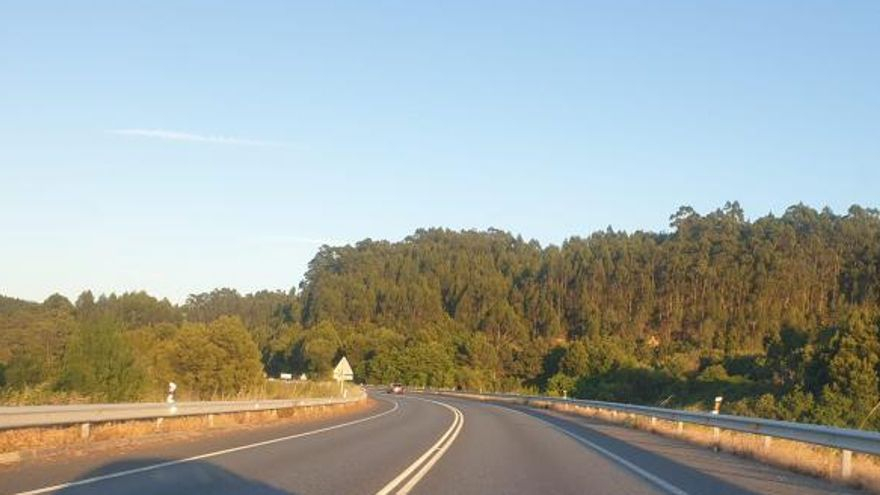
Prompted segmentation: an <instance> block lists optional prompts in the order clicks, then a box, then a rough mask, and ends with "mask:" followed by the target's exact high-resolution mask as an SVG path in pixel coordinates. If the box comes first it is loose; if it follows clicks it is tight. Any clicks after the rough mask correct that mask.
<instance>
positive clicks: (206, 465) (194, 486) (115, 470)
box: [55, 458, 296, 495]
mask: <svg viewBox="0 0 880 495" xmlns="http://www.w3.org/2000/svg"><path fill="white" fill-rule="evenodd" d="M174 462H175V460H173V459H161V458H141V459H129V460H124V461H117V462H112V463H109V464H105V465H103V466H101V467H99V468H97V469H94V470H92V471H89V472H88V473H85V474H83V475H82V476H80V477H79V478H77V480H75V481H71V482H69V483H67V486H64V487H61V488H60V489H59V490H58V491H56V492H55V493H59V494H64V495H85V494H89V495H94V494H104V493H108V494H109V493H125V494H132V495H138V494H162V495H175V494H180V495H184V494H194V493H223V494H246V495H296V494H295V493H294V492H290V491H285V490H282V489H280V488H276V487H273V486H270V485H267V484H265V483H263V482H261V481H257V480H253V479H248V478H245V477H243V476H241V475H239V474H236V473H233V472H231V471H229V470H228V469H225V468H223V467H221V466H218V465H216V464H212V463H210V462H203V461H192V462H184V463H180V464H173V463H174ZM158 466H161V467H158Z"/></svg>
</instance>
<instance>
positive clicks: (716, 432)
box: [712, 395, 724, 449]
mask: <svg viewBox="0 0 880 495" xmlns="http://www.w3.org/2000/svg"><path fill="white" fill-rule="evenodd" d="M723 401H724V397H721V396H720V395H719V396H718V397H715V408H714V409H712V414H719V413H720V412H721V402H723ZM712 441H713V442H714V443H715V448H716V449H717V448H718V444H719V443H721V428H718V427H717V426H716V427H714V428H712Z"/></svg>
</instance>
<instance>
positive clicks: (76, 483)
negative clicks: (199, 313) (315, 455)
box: [15, 401, 400, 495]
mask: <svg viewBox="0 0 880 495" xmlns="http://www.w3.org/2000/svg"><path fill="white" fill-rule="evenodd" d="M399 407H400V404H398V402H397V401H394V407H392V408H391V409H389V410H387V411H384V412H381V413H379V414H374V415H372V416H367V417H366V418H361V419H356V420H354V421H349V422H346V423H340V424H338V425H332V426H327V427H324V428H318V429H317V430H311V431H306V432H303V433H297V434H295V435H288V436H285V437H278V438H273V439H271V440H265V441H262V442H256V443H251V444H248V445H241V446H238V447H232V448H230V449H224V450H218V451H215V452H208V453H206V454H199V455H196V456H192V457H187V458H184V459H176V460H173V461H166V462H160V463H158V464H150V465H149V466H143V467H139V468H134V469H127V470H125V471H117V472H115V473H110V474H105V475H102V476H95V477H94V478H86V479H82V480H76V481H71V482H68V483H60V484H57V485H52V486H47V487H43V488H37V489H36V490H29V491H25V492H19V493H17V494H15V495H37V494H39V493H49V492H54V491H58V490H63V489H65V488H71V487H74V486H82V485H90V484H92V483H97V482H99V481H105V480H110V479H114V478H121V477H123V476H129V475H132V474H137V473H144V472H147V471H154V470H156V469H162V468H166V467H171V466H176V465H178V464H186V463H188V462H193V461H199V460H202V459H208V458H210V457H217V456H221V455H225V454H231V453H233V452H240V451H242V450H248V449H253V448H257V447H264V446H266V445H271V444H273V443H279V442H285V441H287V440H293V439H296V438H302V437H307V436H311V435H317V434H318V433H325V432H328V431H332V430H337V429H339V428H345V427H346V426H354V425H356V424H359V423H363V422H365V421H370V420H373V419H378V418H381V417H382V416H385V415H386V414H391V413H393V412H394V411H396V410H397V409H398V408H399Z"/></svg>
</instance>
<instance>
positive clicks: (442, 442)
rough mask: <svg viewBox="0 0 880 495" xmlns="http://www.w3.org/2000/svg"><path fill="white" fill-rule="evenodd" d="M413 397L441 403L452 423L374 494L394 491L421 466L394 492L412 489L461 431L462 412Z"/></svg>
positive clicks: (399, 494)
mask: <svg viewBox="0 0 880 495" xmlns="http://www.w3.org/2000/svg"><path fill="white" fill-rule="evenodd" d="M413 399H417V400H421V401H425V402H432V403H434V404H438V405H441V406H443V407H445V408H446V409H449V410H450V411H452V416H453V419H452V424H451V425H450V426H449V428H448V429H447V430H446V431H445V432H444V433H443V435H442V436H441V437H440V439H439V440H437V442H436V443H435V444H434V445H432V446H431V447H430V448H429V449H428V450H427V451H425V453H424V454H422V455H421V456H420V457H419V458H418V459H416V460H415V462H413V463H412V464H410V465H409V466H408V467H407V468H406V469H404V470H403V472H402V473H400V474H399V475H397V477H396V478H394V479H393V480H391V481H389V482H388V484H387V485H385V486H384V487H383V488H382V489H381V490H379V491H378V492H376V495H388V494H389V493H391V492H392V491H394V489H395V488H396V487H397V486H398V485H400V484H401V483H402V482H403V481H404V480H405V479H406V478H407V477H408V476H409V475H410V474H412V472H413V471H415V470H416V469H418V468H419V466H421V469H419V471H418V472H416V474H414V475H413V476H412V478H410V480H409V481H408V482H407V483H406V484H405V485H403V486H402V487H401V488H400V489H398V490H397V491H396V492H394V493H396V494H397V495H406V494H407V493H409V492H410V490H412V489H413V487H414V486H416V484H417V483H418V482H419V481H421V479H422V478H423V477H424V476H425V475H426V474H427V473H428V471H429V470H430V469H431V468H432V467H433V466H434V464H435V463H436V462H437V461H438V460H439V459H440V458H441V457H443V454H445V453H446V451H447V450H448V449H449V446H450V445H452V442H454V441H455V438H456V437H457V436H458V434H459V432H461V428H462V426H464V414H462V413H461V411H460V410H459V409H458V408H456V407H452V406H450V405H448V404H444V403H442V402H438V401H435V400H430V399H418V398H417V397H413ZM423 463H424V464H423Z"/></svg>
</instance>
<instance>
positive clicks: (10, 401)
mask: <svg viewBox="0 0 880 495" xmlns="http://www.w3.org/2000/svg"><path fill="white" fill-rule="evenodd" d="M346 388H347V390H348V391H349V393H352V391H354V390H359V388H357V387H356V386H353V385H351V384H346ZM309 397H311V398H318V397H339V384H338V383H337V382H330V381H321V382H314V381H280V380H266V381H265V382H263V384H262V385H260V386H259V387H256V388H254V389H252V390H246V391H242V392H240V393H237V394H225V395H224V394H218V395H215V396H213V397H209V398H205V397H198V396H195V395H191V394H188V393H187V391H186V390H180V389H178V394H177V400H178V401H198V400H264V399H301V398H309ZM164 401H165V391H164V390H151V391H149V392H146V393H144V394H143V396H142V397H140V399H139V400H135V401H132V402H164ZM106 402H107V401H106V400H104V399H102V398H101V397H89V396H85V395H81V394H77V393H75V392H66V391H62V390H55V389H53V388H52V387H51V386H50V385H49V384H41V385H37V386H31V387H25V388H23V389H20V390H11V389H0V405H2V406H38V405H39V406H42V405H50V406H58V405H69V404H96V403H106Z"/></svg>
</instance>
